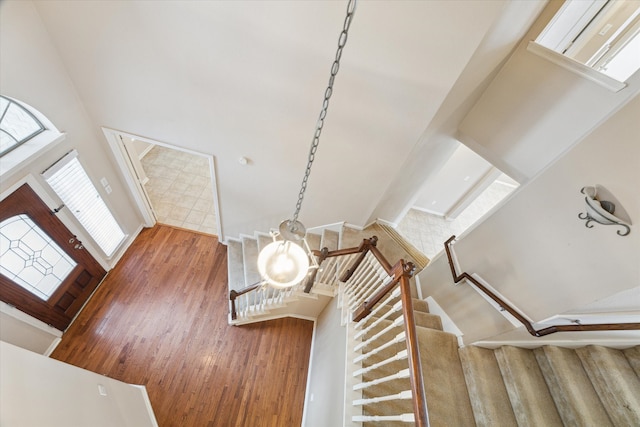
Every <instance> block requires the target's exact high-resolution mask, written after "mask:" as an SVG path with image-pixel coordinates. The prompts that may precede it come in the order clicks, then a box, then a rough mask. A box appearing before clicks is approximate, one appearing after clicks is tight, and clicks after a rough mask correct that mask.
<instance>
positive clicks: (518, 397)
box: [228, 224, 640, 427]
mask: <svg viewBox="0 0 640 427" xmlns="http://www.w3.org/2000/svg"><path fill="white" fill-rule="evenodd" d="M373 235H376V236H379V237H378V246H377V247H378V248H379V251H380V252H381V253H382V254H383V255H384V257H385V258H387V259H388V260H392V261H396V260H398V259H400V258H402V259H405V260H408V261H411V262H413V263H414V264H415V265H416V266H417V269H418V270H419V269H421V268H422V267H424V266H425V265H426V264H427V263H428V259H426V258H425V257H424V255H422V254H420V253H419V252H418V251H416V250H415V248H413V247H411V246H410V245H409V246H405V243H404V242H403V241H402V238H401V237H399V236H398V235H397V233H395V231H394V230H392V229H388V227H386V226H384V225H381V224H373V225H372V226H370V227H368V228H367V229H365V230H364V231H360V230H355V229H352V228H348V227H342V229H341V230H340V231H339V232H338V231H333V230H329V229H327V230H324V231H322V232H321V233H318V234H314V233H308V236H307V241H308V243H309V245H310V247H311V249H315V250H320V249H321V248H324V247H327V248H328V249H329V250H335V249H341V248H349V247H357V246H358V245H359V244H360V243H361V242H362V239H363V238H365V237H366V238H368V237H371V236H373ZM271 240H272V239H271V237H270V236H269V235H266V234H262V233H256V234H255V235H254V236H242V237H241V238H240V239H237V240H230V241H229V242H228V262H229V287H230V290H236V291H240V290H242V289H243V288H246V287H247V286H250V285H253V284H255V283H256V282H259V281H260V277H259V275H258V272H257V269H256V267H255V266H256V265H257V256H258V253H259V251H260V249H261V248H262V247H264V246H265V245H266V244H268V243H270V242H271ZM356 257H357V255H348V256H340V257H336V258H329V259H327V260H325V262H324V263H323V264H322V265H321V269H322V271H319V272H318V274H317V276H316V282H315V284H314V286H313V287H312V288H311V291H310V292H309V293H305V292H304V288H305V281H303V282H302V283H301V284H299V285H297V286H294V287H293V288H290V289H287V290H276V289H273V288H270V287H264V288H263V287H259V288H257V289H255V290H253V291H251V292H248V293H246V294H244V295H242V296H241V297H239V299H238V300H236V304H237V306H236V308H237V313H238V315H237V318H235V319H232V318H231V316H230V318H229V323H230V324H234V325H241V324H246V323H252V322H258V321H264V320H269V319H272V318H278V317H284V316H293V317H303V318H317V316H318V315H319V314H320V312H321V311H322V310H323V309H324V307H325V306H326V304H327V303H328V302H329V301H330V300H331V299H332V298H333V297H334V296H338V297H339V299H338V301H339V302H338V304H339V306H341V307H342V309H343V321H344V323H345V324H346V326H347V328H348V329H347V336H348V340H349V342H350V343H351V344H352V346H350V348H349V349H348V351H347V370H348V373H347V376H346V379H345V380H346V384H347V391H348V393H347V396H346V399H347V400H346V402H345V421H344V425H345V426H360V425H365V426H372V427H373V426H396V425H412V423H414V421H415V420H414V403H413V396H414V394H415V390H416V389H415V387H412V384H411V383H410V378H409V377H410V375H409V369H408V366H409V365H408V359H409V357H408V355H407V354H408V351H407V349H408V347H407V343H406V336H405V324H404V322H405V320H404V317H403V315H402V307H403V304H402V303H401V302H400V300H401V292H400V289H399V288H398V287H396V288H395V289H394V290H393V291H391V292H389V293H388V294H387V295H386V296H385V297H384V298H383V299H382V300H381V301H380V302H379V303H378V304H377V305H376V306H375V307H374V308H373V310H372V311H371V314H370V315H369V316H366V317H365V318H364V319H363V320H361V321H360V322H357V323H355V322H351V321H350V319H351V317H352V313H353V312H354V311H356V309H357V308H358V307H359V306H360V305H361V304H362V302H363V301H365V300H369V299H370V298H371V297H372V295H373V294H374V293H375V292H376V291H375V290H374V288H375V289H380V288H382V287H384V286H385V284H386V283H389V278H390V276H389V275H388V273H386V272H384V271H382V272H381V271H380V270H381V269H380V268H379V267H376V265H375V263H376V262H377V261H376V260H375V257H374V256H373V255H371V253H369V254H367V256H366V257H365V259H364V261H363V264H362V265H365V264H367V263H368V265H369V266H368V267H362V270H363V271H364V272H363V273H360V272H359V270H356V273H355V274H354V275H353V276H352V279H350V280H349V281H347V282H346V283H339V282H338V280H337V278H338V277H341V276H342V273H343V272H345V271H346V269H347V268H348V267H350V266H351V264H352V263H353V260H354V259H355V258H356ZM359 269H360V267H359ZM359 274H360V276H358V275H359ZM351 280H355V281H356V282H357V283H355V284H354V283H350V281H351ZM373 282H376V284H375V286H371V284H373ZM410 283H411V289H410V291H407V292H405V294H407V295H408V294H410V297H411V298H409V299H410V300H411V302H412V305H413V310H414V311H413V318H414V320H415V324H416V335H417V342H418V353H419V359H420V363H419V365H420V368H421V370H422V378H423V382H424V394H425V395H426V405H427V413H428V424H427V425H429V426H433V427H440V426H447V427H448V426H453V427H458V426H474V425H477V426H491V427H493V426H544V427H550V426H563V425H566V426H598V427H600V426H625V427H627V426H640V346H635V347H632V348H627V349H623V350H617V349H612V348H606V347H601V346H593V345H588V346H584V347H581V348H577V349H568V348H561V347H552V346H543V347H539V348H535V349H524V348H518V347H511V346H503V347H500V348H496V349H488V348H481V347H476V346H472V345H471V346H466V347H462V348H460V347H459V345H458V339H457V337H456V336H455V335H453V334H450V333H448V332H445V331H443V330H442V321H441V319H440V317H439V316H436V315H432V314H430V313H429V307H428V305H427V303H426V302H425V301H423V300H420V299H417V292H416V288H415V283H413V279H411V282H410ZM413 369H414V370H415V369H416V368H413Z"/></svg>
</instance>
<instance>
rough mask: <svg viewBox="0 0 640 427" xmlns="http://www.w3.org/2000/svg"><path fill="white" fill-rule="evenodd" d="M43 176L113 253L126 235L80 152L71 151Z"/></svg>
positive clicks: (100, 241) (103, 246)
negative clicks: (80, 156) (80, 159)
mask: <svg viewBox="0 0 640 427" xmlns="http://www.w3.org/2000/svg"><path fill="white" fill-rule="evenodd" d="M42 176H43V177H44V179H45V180H46V181H47V183H48V184H49V185H50V186H51V188H53V190H54V191H55V192H56V194H58V196H59V197H60V199H62V202H63V203H64V204H65V206H66V207H67V208H69V210H70V211H71V213H72V214H73V215H74V216H75V217H76V218H77V219H78V221H80V224H82V226H83V227H84V228H85V229H86V230H87V232H88V233H89V235H90V236H91V237H92V238H93V240H95V242H96V243H97V244H98V245H99V246H100V248H102V250H103V251H104V253H105V254H106V255H107V256H111V255H112V254H113V253H114V252H115V250H116V249H117V248H118V246H120V244H121V243H122V241H123V240H124V238H125V234H124V232H123V231H122V229H121V228H120V225H119V224H118V222H117V221H116V219H115V218H114V217H113V215H112V214H111V211H109V208H108V207H107V205H106V204H105V203H104V200H102V198H101V197H100V194H99V193H98V190H96V187H95V186H94V185H93V183H92V182H91V180H90V179H89V176H88V175H87V173H86V172H85V170H84V168H83V167H82V165H81V164H80V162H79V161H78V152H77V151H76V150H73V151H71V152H70V153H68V154H67V155H66V156H64V157H63V158H62V159H60V160H58V161H57V162H56V163H55V164H54V165H53V166H51V167H50V168H49V169H47V170H46V171H44V172H43V173H42Z"/></svg>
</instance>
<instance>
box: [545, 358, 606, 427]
mask: <svg viewBox="0 0 640 427" xmlns="http://www.w3.org/2000/svg"><path fill="white" fill-rule="evenodd" d="M533 353H534V355H535V356H536V360H537V361H538V366H540V370H541V371H542V374H543V375H544V378H545V381H546V382H547V387H548V388H549V391H550V392H551V396H552V397H553V400H554V402H555V404H556V408H557V409H558V412H559V414H560V417H561V418H562V421H563V423H564V424H565V425H570V426H586V425H594V426H598V427H605V426H611V425H612V424H611V420H610V419H609V416H608V415H607V411H606V410H605V408H604V406H603V405H602V402H601V401H600V398H599V397H598V394H597V393H596V391H595V389H594V388H593V385H592V384H591V380H590V379H589V377H588V375H587V373H586V372H585V370H584V368H583V367H582V363H581V362H580V358H579V357H578V355H577V354H576V352H575V351H573V350H571V349H568V348H562V347H555V346H544V347H540V348H537V349H535V350H533Z"/></svg>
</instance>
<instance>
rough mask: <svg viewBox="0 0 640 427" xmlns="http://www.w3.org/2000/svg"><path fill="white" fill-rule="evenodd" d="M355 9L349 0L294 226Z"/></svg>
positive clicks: (305, 172)
mask: <svg viewBox="0 0 640 427" xmlns="http://www.w3.org/2000/svg"><path fill="white" fill-rule="evenodd" d="M355 10H356V0H349V4H348V5H347V16H346V17H345V18H344V24H343V26H342V32H341V33H340V37H339V38H338V50H337V51H336V57H335V59H334V61H333V64H332V65H331V76H330V77H329V85H328V86H327V89H326V90H325V91H324V100H323V101H322V109H321V110H320V117H319V118H318V122H317V123H316V131H315V133H314V134H313V141H312V142H311V149H310V150H309V159H308V161H307V168H306V170H305V171H304V178H302V187H301V188H300V193H299V194H298V202H297V203H296V211H295V213H294V214H293V219H292V220H291V221H289V224H290V225H291V226H292V227H295V226H296V224H297V221H298V214H299V213H300V208H301V207H302V200H303V199H304V193H305V191H306V190H307V181H308V180H309V175H310V174H311V165H313V161H314V159H315V156H316V151H317V150H318V144H319V143H320V134H321V133H322V127H323V126H324V119H325V118H326V117H327V109H328V108H329V99H330V98H331V94H332V93H333V83H334V81H335V78H336V74H338V70H339V69H340V58H341V57H342V49H343V48H344V46H345V44H347V37H348V35H349V27H350V26H351V20H352V19H353V14H354V12H355ZM292 231H293V230H292Z"/></svg>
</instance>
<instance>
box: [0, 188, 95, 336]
mask: <svg viewBox="0 0 640 427" xmlns="http://www.w3.org/2000/svg"><path fill="white" fill-rule="evenodd" d="M0 239H1V244H0V254H1V258H0V260H1V263H0V264H1V269H0V272H1V274H0V299H1V300H2V301H4V302H6V303H7V304H11V305H13V306H15V307H16V308H17V309H19V310H21V311H23V312H25V313H27V314H29V315H31V316H33V317H35V318H37V319H40V320H42V321H43V322H45V323H47V324H49V325H51V326H53V327H55V328H57V329H59V330H61V331H64V330H65V329H66V328H67V327H68V326H69V324H70V323H71V320H73V318H74V317H75V315H76V314H77V313H78V311H80V309H81V308H82V307H83V306H84V303H85V302H86V301H87V299H88V298H89V296H91V293H92V292H93V291H94V289H95V288H96V287H97V286H98V284H100V282H101V281H102V279H103V278H104V276H105V275H106V271H105V270H104V269H103V268H102V266H100V264H99V263H98V262H97V261H96V260H95V259H94V258H93V257H92V256H91V255H90V254H89V253H88V252H87V250H86V249H85V248H84V246H83V245H82V242H80V241H79V240H78V239H77V237H76V236H75V235H74V234H73V233H71V232H70V231H69V230H68V229H67V228H66V227H65V226H64V224H63V223H62V222H61V221H60V220H59V219H58V218H57V217H56V215H55V214H54V213H52V212H51V210H50V209H49V207H48V206H47V205H46V204H45V203H44V202H43V201H42V200H41V199H40V197H38V195H37V194H36V193H35V192H34V191H33V190H32V189H31V187H29V185H27V184H24V185H23V186H21V187H20V188H19V189H17V190H16V191H15V192H13V193H11V194H10V195H9V196H8V197H7V198H5V199H4V200H2V202H0Z"/></svg>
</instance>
